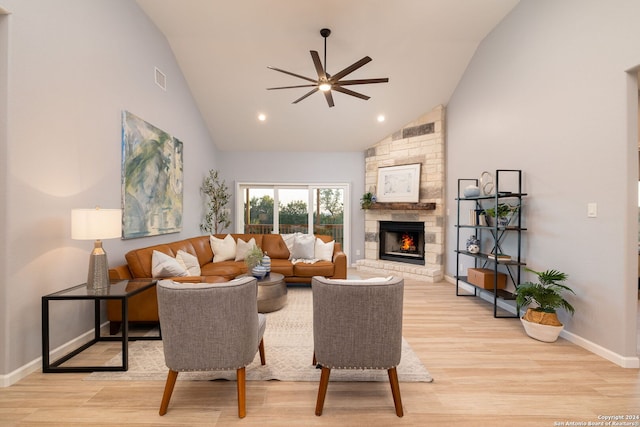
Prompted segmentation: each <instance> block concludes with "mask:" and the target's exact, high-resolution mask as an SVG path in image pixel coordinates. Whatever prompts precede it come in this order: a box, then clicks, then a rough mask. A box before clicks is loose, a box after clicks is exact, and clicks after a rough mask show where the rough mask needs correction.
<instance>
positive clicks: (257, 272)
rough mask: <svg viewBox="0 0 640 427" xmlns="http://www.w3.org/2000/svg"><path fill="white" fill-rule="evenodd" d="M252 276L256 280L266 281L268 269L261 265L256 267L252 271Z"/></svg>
mask: <svg viewBox="0 0 640 427" xmlns="http://www.w3.org/2000/svg"><path fill="white" fill-rule="evenodd" d="M251 275H252V276H253V277H255V278H256V279H258V280H260V279H264V276H266V275H267V269H266V268H265V267H263V266H261V265H256V266H255V267H253V268H252V269H251Z"/></svg>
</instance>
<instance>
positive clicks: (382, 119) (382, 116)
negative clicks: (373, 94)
mask: <svg viewBox="0 0 640 427" xmlns="http://www.w3.org/2000/svg"><path fill="white" fill-rule="evenodd" d="M378 121H379V122H380V123H382V122H384V114H380V115H379V116H378Z"/></svg>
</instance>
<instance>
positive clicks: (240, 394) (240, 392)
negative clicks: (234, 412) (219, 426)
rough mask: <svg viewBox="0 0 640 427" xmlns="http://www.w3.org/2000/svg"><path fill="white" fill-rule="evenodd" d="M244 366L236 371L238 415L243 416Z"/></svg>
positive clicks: (244, 394) (244, 404) (245, 399)
mask: <svg viewBox="0 0 640 427" xmlns="http://www.w3.org/2000/svg"><path fill="white" fill-rule="evenodd" d="M245 374H246V372H245V368H239V369H238V371H237V376H238V378H237V381H238V417H240V418H244V417H245V416H246V415H247V390H246V387H245V386H246V378H245Z"/></svg>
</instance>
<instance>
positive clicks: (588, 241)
mask: <svg viewBox="0 0 640 427" xmlns="http://www.w3.org/2000/svg"><path fill="white" fill-rule="evenodd" d="M638 17H640V2H637V1H635V0H616V1H612V2H602V1H598V0H588V1H586V0H562V1H555V0H554V1H551V0H522V1H521V2H520V4H519V5H518V6H517V7H516V8H515V9H514V10H513V11H512V13H511V14H509V15H508V16H507V17H506V18H505V19H504V21H503V22H502V23H501V24H500V25H499V26H498V27H497V28H496V29H495V30H494V31H493V32H492V33H491V34H489V36H487V38H486V39H485V40H484V41H483V42H482V44H481V45H480V47H479V48H478V51H477V53H476V55H475V56H474V58H473V60H472V61H471V63H470V64H469V67H468V69H467V70H466V72H465V74H464V77H463V78H462V80H461V82H460V84H459V85H458V87H457V89H456V91H455V93H454V95H453V97H452V99H451V101H450V103H449V105H448V109H447V113H448V129H447V132H448V153H447V158H448V164H447V173H448V186H447V191H448V201H449V202H448V203H449V207H450V208H451V209H450V215H449V217H448V238H447V242H448V254H449V257H448V261H447V274H449V275H453V274H455V271H456V266H455V256H454V253H453V250H454V249H455V229H454V228H453V223H454V220H455V216H454V215H455V202H454V197H455V191H456V190H455V189H456V179H458V178H474V177H479V176H480V174H481V172H482V171H484V170H488V171H491V170H495V169H497V168H507V169H522V170H523V171H524V173H525V180H524V182H525V191H527V192H528V193H529V194H530V197H529V199H527V200H526V207H525V211H524V215H525V216H526V225H527V227H528V228H529V231H528V232H527V235H526V239H525V252H524V256H525V259H526V261H527V264H528V266H529V267H531V268H533V269H535V270H541V269H547V268H555V269H558V270H561V271H564V272H566V273H568V274H569V276H570V279H569V282H568V284H569V285H570V286H571V287H573V288H574V290H575V291H576V293H577V295H576V296H571V297H570V298H569V299H570V301H571V303H572V304H573V305H574V306H575V308H576V314H575V316H574V317H573V318H570V317H568V316H566V315H563V316H562V319H561V320H562V321H563V322H564V323H565V325H566V328H567V330H568V332H569V334H567V336H568V337H569V338H571V339H573V340H574V341H576V342H579V343H581V344H583V345H585V346H587V347H591V348H592V349H596V350H598V351H599V352H600V353H601V354H605V355H607V357H610V358H611V359H612V360H616V361H617V362H618V363H620V364H628V365H633V364H634V363H637V358H636V320H635V315H636V310H637V292H638V290H637V277H636V267H635V266H636V262H637V261H636V236H637V216H636V215H637V207H636V198H637V193H636V189H635V187H636V181H637V175H638V170H637V168H638V162H637V161H636V156H637V145H636V144H637V140H638V138H637V126H636V123H635V121H636V120H637V92H636V90H637V88H636V77H635V76H636V74H635V73H633V74H629V73H626V71H628V70H630V69H631V68H632V67H635V66H637V65H638V64H640V26H639V25H638ZM588 202H596V203H598V217H597V218H587V215H586V213H587V203H588ZM525 278H526V279H533V277H531V276H525ZM496 321H497V322H499V321H502V320H496Z"/></svg>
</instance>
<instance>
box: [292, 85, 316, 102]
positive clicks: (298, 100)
mask: <svg viewBox="0 0 640 427" xmlns="http://www.w3.org/2000/svg"><path fill="white" fill-rule="evenodd" d="M317 91H318V88H317V87H316V88H315V89H313V90H310V91H309V92H307V93H305V94H304V95H302V96H301V97H300V98H298V99H296V100H295V101H293V102H292V104H297V103H298V102H300V101H302V100H303V99H305V98H306V97H307V96H310V95H313V94H314V93H316V92H317Z"/></svg>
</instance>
